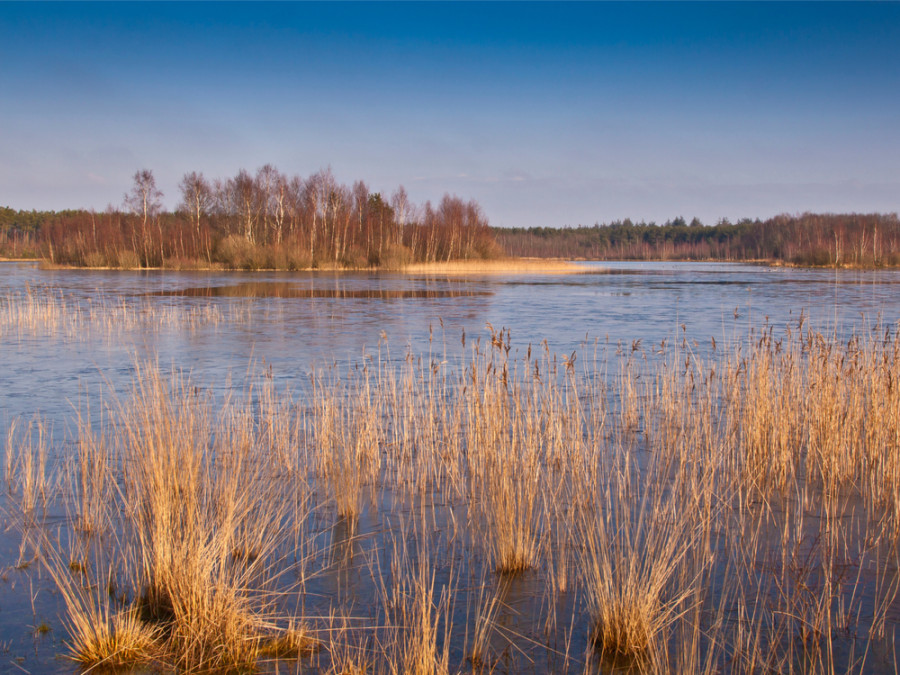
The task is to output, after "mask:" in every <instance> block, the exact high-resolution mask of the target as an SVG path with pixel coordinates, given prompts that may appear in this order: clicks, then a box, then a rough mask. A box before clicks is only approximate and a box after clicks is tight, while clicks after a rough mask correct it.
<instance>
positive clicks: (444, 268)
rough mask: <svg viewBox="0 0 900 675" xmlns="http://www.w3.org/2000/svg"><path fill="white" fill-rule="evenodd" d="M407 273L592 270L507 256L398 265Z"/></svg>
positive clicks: (571, 272) (536, 259) (557, 261)
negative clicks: (492, 258) (495, 258)
mask: <svg viewBox="0 0 900 675" xmlns="http://www.w3.org/2000/svg"><path fill="white" fill-rule="evenodd" d="M400 270H401V271H402V272H405V273H407V274H435V275H437V274H454V275H455V274H535V273H548V274H585V273H590V272H591V271H594V270H592V269H590V268H587V267H584V266H582V265H576V264H575V263H572V262H568V261H566V260H547V259H538V258H508V259H501V260H490V259H483V260H482V259H478V260H451V261H438V262H420V263H409V264H406V265H402V266H401V267H400Z"/></svg>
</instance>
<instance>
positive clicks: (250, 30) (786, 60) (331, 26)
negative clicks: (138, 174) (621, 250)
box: [0, 2, 900, 226]
mask: <svg viewBox="0 0 900 675" xmlns="http://www.w3.org/2000/svg"><path fill="white" fill-rule="evenodd" d="M0 35H2V36H3V38H2V39H0V92H2V94H0V205H9V206H12V207H14V208H25V209H31V208H39V209H40V208H54V209H55V208H64V207H88V208H90V207H93V208H97V209H103V208H105V207H106V206H107V204H114V205H117V206H118V205H120V204H121V202H122V196H123V193H124V192H125V191H126V190H127V189H128V188H129V184H130V180H131V176H132V174H133V173H134V172H135V170H137V169H139V168H149V169H152V170H153V172H154V174H155V175H156V178H157V182H158V184H159V186H160V187H161V188H162V190H163V191H164V193H165V200H164V201H165V202H166V204H167V206H169V207H174V206H175V205H176V203H177V201H178V191H177V188H176V185H177V183H178V181H179V179H180V178H181V176H182V175H183V174H184V173H185V172H188V171H194V170H196V171H203V172H204V173H205V174H206V175H207V176H208V177H211V178H212V177H226V176H230V175H234V174H235V173H236V172H237V171H238V169H240V168H246V169H248V170H250V171H255V170H256V168H258V167H259V166H261V165H263V164H265V163H272V164H274V165H276V166H277V167H278V168H279V169H281V170H282V171H284V172H286V173H290V174H294V173H297V174H300V175H303V176H307V175H309V174H311V173H313V172H315V171H318V170H319V169H322V168H325V167H327V166H330V167H331V168H332V170H333V171H334V174H335V176H336V177H337V179H338V180H340V181H341V182H345V183H350V182H352V181H354V180H357V179H362V180H365V181H366V183H367V184H368V185H369V187H370V189H372V190H380V191H383V192H391V191H393V190H394V189H395V188H396V187H397V186H398V185H401V184H402V185H404V186H405V187H406V189H407V191H408V192H409V195H410V197H411V198H412V199H413V200H414V201H416V202H419V203H421V202H424V201H425V200H426V199H432V200H439V199H440V197H441V196H442V195H443V194H444V193H445V192H450V193H455V194H458V195H460V196H462V197H465V198H473V199H476V200H477V201H478V202H479V203H481V205H482V206H483V208H484V210H485V212H486V214H487V216H488V217H489V219H490V221H491V223H492V224H494V225H501V226H516V225H519V226H536V225H549V226H561V225H576V224H593V223H595V222H598V221H599V222H606V221H610V220H613V219H618V218H625V217H631V218H632V219H635V220H641V219H646V220H656V221H664V220H666V219H668V218H672V217H675V216H677V215H683V216H685V217H687V218H688V219H690V218H691V217H693V216H698V217H700V219H701V220H703V221H704V222H706V223H714V222H716V221H717V220H719V219H720V218H723V217H727V218H729V219H731V220H735V219H737V218H740V217H744V216H749V217H767V216H771V215H774V214H777V213H784V212H787V213H794V212H801V211H832V212H836V211H858V212H871V211H882V212H889V211H897V210H900V57H898V56H897V54H898V45H900V4H898V3H877V4H870V3H847V4H844V3H824V4H819V3H797V4H782V3H760V4H756V3H698V4H682V3H662V4H656V3H633V4H618V3H571V4H569V3H548V4H544V3H525V4H519V3H512V2H503V3H494V4H481V3H448V4H443V3H426V4H418V3H396V4H394V3H364V4H356V3H328V4H317V3H299V4H294V3H275V4H262V3H250V4H242V3H224V4H219V3H197V4H183V3H159V4H141V3H98V4H81V3H62V4H54V3H22V4H19V3H0Z"/></svg>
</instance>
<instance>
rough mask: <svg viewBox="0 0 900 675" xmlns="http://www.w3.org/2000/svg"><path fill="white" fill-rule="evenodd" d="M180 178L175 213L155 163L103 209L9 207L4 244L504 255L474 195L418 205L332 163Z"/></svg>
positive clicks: (68, 253)
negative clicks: (344, 174)
mask: <svg viewBox="0 0 900 675" xmlns="http://www.w3.org/2000/svg"><path fill="white" fill-rule="evenodd" d="M178 187H179V197H180V202H179V205H178V207H177V209H175V210H174V211H166V210H164V209H163V203H162V197H163V194H162V192H161V191H160V190H159V188H158V187H157V185H156V180H155V177H154V176H153V172H152V171H150V170H147V169H144V170H140V171H137V172H135V174H134V176H133V185H132V188H131V190H130V191H129V192H128V193H127V194H126V195H125V196H124V200H123V203H122V206H121V207H118V208H114V207H110V208H108V209H107V210H106V211H104V212H102V213H97V212H95V211H87V210H68V211H49V212H48V211H14V210H13V209H9V208H5V209H0V253H2V254H4V255H7V256H15V257H30V256H33V257H43V258H45V259H48V260H49V261H51V262H53V263H58V264H68V265H76V266H90V267H191V266H205V265H213V264H218V265H221V266H224V267H227V268H242V269H305V268H315V267H319V266H330V267H331V266H333V267H369V266H372V267H379V266H382V267H391V266H399V265H402V264H404V263H406V262H413V261H416V262H420V261H429V262H430V261H441V260H455V259H469V258H490V257H495V256H497V255H499V252H500V251H499V247H498V246H497V244H496V242H495V240H494V238H493V235H492V233H491V229H490V227H489V225H488V221H487V218H486V217H485V216H484V214H483V212H482V210H481V208H480V206H479V205H478V204H477V203H476V202H474V201H465V200H463V199H461V198H459V197H456V196H452V195H449V194H447V195H445V196H444V197H443V198H442V199H441V201H440V202H439V203H438V204H437V205H433V204H432V203H431V202H426V203H425V204H424V205H423V206H417V205H415V204H413V203H412V202H411V201H410V199H409V197H408V195H407V193H406V191H405V190H404V188H403V187H402V186H401V187H399V188H398V189H397V190H396V191H395V192H394V193H393V194H391V195H390V196H389V197H386V196H384V195H382V194H381V193H379V192H372V191H370V190H369V188H368V186H367V185H366V184H365V183H364V182H363V181H356V182H354V183H353V184H352V185H349V186H348V185H343V184H341V183H339V182H338V181H337V180H336V179H335V177H334V175H333V174H332V172H331V170H330V169H325V170H322V171H319V172H317V173H314V174H312V175H311V176H309V177H308V178H302V177H300V176H297V175H293V176H290V175H286V174H284V173H282V172H280V171H279V170H278V169H276V168H275V167H274V166H272V165H271V164H267V165H265V166H263V167H261V168H260V169H259V170H257V171H256V172H255V173H254V174H251V173H250V172H248V171H246V170H243V169H242V170H240V171H239V172H238V173H237V175H235V176H232V177H229V178H224V179H213V180H210V179H207V178H206V177H205V176H204V175H203V174H202V173H198V172H195V171H192V172H189V173H186V174H185V175H184V176H183V177H182V179H181V182H180V183H179V186H178Z"/></svg>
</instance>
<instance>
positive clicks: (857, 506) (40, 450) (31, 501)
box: [2, 291, 900, 673]
mask: <svg viewBox="0 0 900 675" xmlns="http://www.w3.org/2000/svg"><path fill="white" fill-rule="evenodd" d="M31 293H32V295H33V294H34V293H35V292H34V291H31ZM229 299H233V297H230V296H229ZM286 299H287V300H296V299H297V298H296V297H295V296H290V295H289V296H288V297H287V298H286ZM439 299H442V300H444V298H439ZM452 299H453V298H450V299H446V300H447V301H449V300H452ZM339 300H341V301H356V300H358V298H353V297H340V298H339ZM29 303H30V304H29ZM19 305H23V306H25V307H26V308H27V307H31V308H32V309H24V310H21V311H18V310H17V311H13V310H11V309H7V310H5V313H4V314H2V319H3V321H4V322H5V323H7V324H9V325H10V326H15V324H17V323H19V324H21V325H20V326H19V332H18V333H16V332H14V331H12V330H8V331H7V335H8V336H12V335H13V334H16V335H19V336H22V335H27V334H30V333H33V332H35V331H38V330H40V324H41V322H46V323H47V325H48V328H49V332H52V331H57V332H59V333H60V334H61V335H63V336H72V335H74V334H77V333H78V330H75V331H74V332H72V333H68V332H65V330H64V329H63V328H61V326H65V325H66V324H65V321H64V320H63V318H61V316H60V315H61V314H62V315H63V316H64V315H65V314H66V313H72V312H70V310H71V309H73V308H72V307H67V306H66V305H64V304H62V305H60V304H57V305H53V304H49V305H47V304H41V301H40V298H33V299H31V300H27V295H21V296H18V297H16V298H7V306H8V307H13V306H19ZM117 307H118V305H117V303H111V304H110V309H111V310H113V313H112V314H111V315H110V317H109V318H105V319H101V318H100V317H102V316H104V315H105V312H98V313H96V314H93V315H92V314H86V315H82V316H80V318H77V319H75V322H76V324H75V325H76V327H80V329H81V330H82V331H83V330H86V329H87V328H88V327H91V326H92V327H93V328H94V329H96V330H99V331H100V332H106V333H110V331H113V332H114V331H118V330H123V329H126V328H127V327H120V328H116V327H115V322H116V321H120V320H121V321H127V320H128V317H129V316H131V315H130V314H128V313H127V312H119V313H115V312H116V311H117V310H116V308H117ZM73 315H74V316H78V314H77V312H75V313H74V314H73ZM244 316H245V315H243V314H238V315H232V316H228V315H226V316H224V317H218V318H211V317H201V318H200V319H198V318H197V317H194V316H193V315H192V314H191V313H189V312H188V313H185V314H182V315H179V317H180V318H179V319H178V320H181V321H183V323H181V324H179V325H178V327H179V329H184V328H190V329H191V330H197V329H199V328H202V327H203V326H208V325H210V324H212V325H216V324H215V321H216V320H225V319H228V320H236V321H240V320H246V319H245V318H244V319H242V318H241V317H244ZM172 320H173V319H170V318H169V317H167V316H166V315H165V314H162V313H158V314H152V313H148V314H146V315H145V318H144V321H146V322H147V323H145V324H134V325H132V329H135V330H138V331H146V330H148V327H149V326H150V325H152V323H153V322H154V321H159V322H165V321H172ZM198 320H200V321H201V323H199V324H197V323H195V322H196V321H198ZM202 321H206V322H209V323H202ZM162 327H163V325H162V324H161V325H160V326H159V328H160V329H161V328H162ZM8 328H9V326H8ZM895 328H896V327H895V326H886V325H885V326H882V325H879V326H875V327H872V329H871V330H868V331H866V332H864V333H862V332H861V333H857V334H854V335H851V336H849V337H847V336H844V335H839V334H837V333H834V334H822V333H820V332H816V331H815V330H812V329H810V328H809V326H808V324H806V323H805V319H804V317H803V316H802V315H801V316H800V318H799V320H797V321H796V322H795V323H794V324H792V325H788V326H785V327H783V329H776V328H775V327H774V326H767V325H765V324H761V325H759V326H755V327H753V328H752V329H751V330H750V331H749V332H748V334H747V335H746V336H745V337H744V338H742V339H740V340H738V341H736V342H735V343H731V344H727V345H722V344H716V343H715V341H713V342H712V343H711V344H708V345H706V346H705V347H704V348H702V349H701V348H700V346H699V345H698V344H697V343H696V342H694V341H693V340H692V339H691V336H690V335H688V334H687V332H686V330H681V332H680V335H678V336H677V339H673V340H671V341H669V342H664V343H661V344H659V345H656V346H653V347H649V346H647V347H645V346H643V345H642V343H641V341H640V340H635V341H633V342H631V343H625V344H622V343H621V342H620V343H619V344H617V345H606V344H601V343H594V344H593V345H591V344H585V345H584V346H583V347H582V348H581V349H578V350H576V351H573V352H571V353H567V354H557V353H554V352H553V351H552V350H551V349H550V348H549V346H547V345H544V346H539V345H530V346H528V347H527V349H526V348H525V346H521V348H517V347H516V346H515V345H514V344H513V343H512V340H511V338H510V335H509V333H508V332H507V331H504V330H495V329H493V328H492V327H490V326H489V327H488V330H487V331H486V332H483V333H482V334H481V335H480V336H475V337H473V336H471V335H470V336H468V337H467V336H466V335H465V334H463V335H462V336H460V338H459V342H458V344H457V346H456V347H455V348H454V349H448V348H447V347H446V346H444V347H439V346H438V345H439V343H440V340H437V339H435V340H433V341H432V340H429V343H428V344H429V347H428V348H427V349H425V350H421V349H420V350H412V349H410V350H408V351H406V352H405V354H402V355H399V358H398V357H397V355H394V356H393V357H392V356H391V354H390V346H389V345H388V344H387V343H386V342H382V343H380V344H379V345H378V346H377V348H376V349H374V350H373V351H371V352H370V353H369V354H367V355H366V356H364V357H363V358H361V359H359V360H358V361H354V362H349V363H345V364H340V365H331V366H328V365H325V364H315V368H314V371H313V373H312V375H311V377H310V378H309V379H308V381H307V382H306V384H304V385H302V386H299V387H297V388H296V389H290V388H285V387H283V386H279V385H277V384H276V382H277V379H275V378H273V373H272V370H271V368H269V369H265V368H259V369H257V370H258V372H257V371H254V372H253V373H251V374H250V375H249V377H248V380H247V382H246V384H245V385H244V386H243V388H242V389H240V390H237V391H235V390H234V388H233V387H229V386H221V385H222V383H220V382H219V383H217V382H203V381H200V380H198V379H197V378H196V377H195V376H193V375H191V374H190V373H189V372H186V371H184V370H182V369H180V368H174V367H173V368H164V367H162V366H161V365H159V364H158V362H157V361H155V360H140V359H139V360H137V361H136V362H135V363H134V367H133V369H132V376H131V383H130V385H128V386H126V387H124V389H123V390H119V391H113V390H110V389H106V390H104V391H103V392H102V393H101V394H99V395H97V396H94V397H85V398H84V399H83V400H82V402H81V403H80V404H79V406H78V416H77V418H76V423H75V425H74V427H73V428H72V431H71V436H70V437H69V438H66V439H65V440H61V439H59V438H56V439H54V436H53V434H52V433H51V431H52V430H51V429H50V428H48V427H47V426H46V425H45V424H44V423H43V422H42V421H41V420H40V419H33V420H31V421H29V420H27V419H16V420H13V422H12V423H11V424H10V426H9V428H8V431H7V434H6V444H5V452H4V458H3V478H4V481H5V482H4V490H5V492H6V497H5V504H6V520H7V525H8V526H12V527H14V528H15V529H16V532H18V535H17V537H18V539H19V542H20V543H19V545H18V554H17V556H16V559H15V561H14V562H13V561H10V562H11V563H13V564H11V567H10V569H9V570H8V571H7V572H6V574H7V575H9V574H13V575H15V574H22V573H27V572H28V571H29V570H36V571H37V573H41V572H40V570H43V573H44V574H47V575H49V579H50V580H52V584H53V586H54V587H55V589H56V591H55V596H56V598H57V601H56V602H57V603H58V609H59V611H60V613H61V616H62V625H63V626H64V629H65V633H66V634H65V636H64V637H63V636H61V640H60V641H59V642H58V648H59V650H60V651H62V652H64V653H65V654H66V655H68V657H69V658H71V659H72V660H73V661H74V663H76V664H81V665H80V666H73V669H77V668H78V667H80V668H83V669H86V670H87V669H93V668H96V667H98V666H104V667H105V666H115V667H124V668H133V667H135V666H136V665H137V666H140V667H141V668H145V669H150V670H151V671H161V672H210V671H214V672H223V671H227V672H248V671H254V670H261V671H263V672H284V671H285V670H289V671H294V670H297V671H307V672H322V673H363V672H366V673H369V672H376V673H451V672H608V671H610V670H613V671H625V672H678V673H686V672H694V673H706V672H709V673H712V672H723V671H725V672H747V673H767V672H848V671H849V672H882V671H883V670H884V669H891V668H893V667H894V664H896V653H895V651H894V642H893V634H894V631H895V629H896V616H897V614H896V612H897V608H898V603H897V592H898V585H900V574H898V563H900V559H898V556H900V549H898V541H900V460H898V456H897V447H898V439H900V388H898V386H897V382H898V376H900V337H898V335H897V333H896V332H895ZM13 567H16V568H20V569H21V570H23V571H20V570H19V569H12V568H13ZM35 625H39V624H38V622H37V621H36V622H35ZM40 625H45V624H43V623H41V624H40ZM36 630H37V629H36ZM48 630H49V627H48ZM36 634H37V633H36Z"/></svg>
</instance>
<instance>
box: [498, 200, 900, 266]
mask: <svg viewBox="0 0 900 675" xmlns="http://www.w3.org/2000/svg"><path fill="white" fill-rule="evenodd" d="M494 236H495V237H496V239H497V242H498V243H499V244H500V246H501V248H502V249H503V250H504V252H505V253H506V254H507V255H513V256H525V257H559V258H576V259H585V260H724V261H728V260H733V261H742V260H743V261H746V260H765V261H780V262H785V263H791V264H797V265H811V266H835V267H839V266H859V267H879V266H892V267H893V266H900V220H898V217H897V214H896V213H891V214H877V213H875V214H856V213H852V214H830V213H829V214H815V213H804V214H800V215H786V214H783V215H779V216H775V217H774V218H769V219H767V220H760V219H755V220H751V219H749V218H748V219H743V220H740V221H738V222H737V223H731V222H729V221H728V220H727V219H724V220H721V221H719V222H718V223H717V224H715V225H710V226H707V225H704V224H703V223H701V222H700V221H699V220H698V219H697V218H694V219H693V220H692V221H691V222H690V223H688V222H686V221H685V219H684V218H681V217H679V218H675V219H674V220H670V221H666V222H665V223H663V224H661V225H658V224H656V223H653V222H651V223H645V222H641V223H634V222H632V221H631V220H629V219H626V220H620V221H615V222H612V223H609V224H605V225H600V224H597V225H594V226H593V227H584V226H581V227H564V228H549V227H533V228H509V229H504V228H495V229H494Z"/></svg>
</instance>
